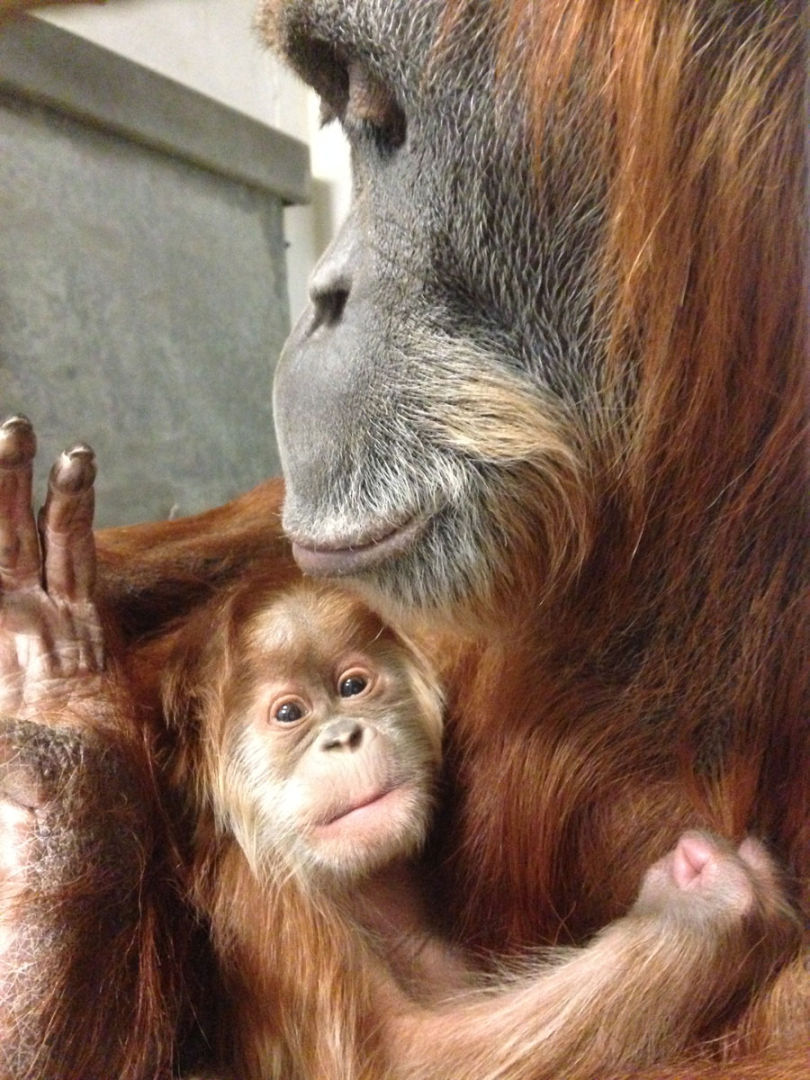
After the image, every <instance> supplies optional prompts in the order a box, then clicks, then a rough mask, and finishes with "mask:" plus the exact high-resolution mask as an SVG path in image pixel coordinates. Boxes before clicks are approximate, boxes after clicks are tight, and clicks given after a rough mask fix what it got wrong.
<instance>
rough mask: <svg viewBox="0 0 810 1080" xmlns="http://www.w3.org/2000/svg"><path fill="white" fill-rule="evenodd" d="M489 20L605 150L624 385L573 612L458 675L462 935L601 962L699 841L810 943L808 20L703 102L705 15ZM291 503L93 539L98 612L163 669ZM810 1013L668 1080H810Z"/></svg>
mask: <svg viewBox="0 0 810 1080" xmlns="http://www.w3.org/2000/svg"><path fill="white" fill-rule="evenodd" d="M456 6H458V5H456ZM498 6H500V7H501V8H502V9H503V18H504V38H503V48H504V51H505V55H512V53H513V52H515V51H516V50H517V46H516V44H515V42H517V41H518V40H520V39H522V40H524V41H525V39H526V35H529V41H530V47H528V48H526V49H525V52H523V51H522V50H521V55H523V56H529V57H531V58H532V61H531V66H530V67H527V69H526V73H525V85H526V93H527V95H528V99H529V101H530V103H531V106H532V109H533V113H534V115H536V116H537V117H538V127H539V124H540V122H541V121H540V118H541V117H542V116H543V115H545V111H546V109H547V108H548V103H549V101H550V100H551V99H552V98H553V97H554V95H555V94H564V93H565V73H566V71H567V70H570V66H571V64H572V62H573V55H574V52H575V50H576V49H580V50H582V49H584V50H585V55H586V57H587V63H586V64H585V65H584V67H585V69H586V70H588V71H589V72H591V84H592V86H591V101H592V105H593V109H594V115H595V116H597V115H598V116H599V117H604V118H606V119H608V120H609V121H610V130H611V131H612V132H613V142H612V143H611V144H610V145H609V144H608V143H607V142H606V143H605V147H604V150H603V152H604V154H605V165H606V167H607V168H608V170H609V172H608V174H609V175H610V176H611V183H610V188H609V191H608V202H609V208H610V217H609V228H608V230H607V234H606V237H605V245H604V250H603V251H602V252H601V253H600V256H601V264H602V270H601V282H602V303H603V304H604V305H605V310H606V311H607V312H608V314H609V317H610V326H611V336H610V340H609V342H608V348H607V354H608V357H609V360H610V363H609V364H608V367H607V373H606V377H605V384H604V386H603V388H602V389H603V391H604V401H605V403H606V404H605V408H604V410H603V412H602V414H601V421H602V422H601V424H600V425H599V426H598V427H597V430H594V431H593V432H592V433H591V434H592V439H593V454H594V461H595V462H596V463H597V469H596V473H595V475H596V477H597V491H596V507H597V509H596V515H595V517H596V521H597V522H598V529H599V533H598V536H597V542H596V543H595V545H594V546H593V548H592V551H591V553H590V554H589V555H588V557H587V558H586V559H585V561H584V564H583V566H582V568H581V570H580V573H579V575H578V577H577V579H576V582H575V584H574V585H573V586H572V585H571V584H570V579H566V580H567V581H568V584H567V585H566V588H565V589H561V590H560V591H559V592H557V593H554V592H553V591H552V592H551V593H550V594H549V593H547V594H546V596H545V601H544V604H543V605H542V606H541V607H538V608H536V609H535V610H531V606H530V605H526V619H525V620H524V622H523V623H522V625H520V626H519V627H517V628H516V629H514V630H513V631H512V632H510V633H508V634H507V632H506V631H505V630H501V632H500V634H499V635H498V636H494V635H493V636H490V637H489V638H488V639H487V640H485V641H482V642H478V643H474V644H472V645H469V646H466V647H465V648H464V649H462V650H460V651H458V650H457V649H456V648H455V646H453V647H452V648H451V647H449V646H448V650H447V656H448V664H447V671H446V675H447V677H448V680H449V685H450V701H451V706H450V715H449V719H448V766H447V785H448V791H449V793H450V798H449V803H448V809H447V811H446V814H445V818H444V820H443V821H442V822H441V824H440V827H439V830H438V831H439V833H440V835H441V836H442V837H443V843H442V846H441V849H440V851H439V852H438V855H437V859H441V870H440V874H439V881H440V884H441V885H442V886H443V887H444V891H445V897H444V899H445V902H446V910H447V912H448V923H449V925H451V926H452V927H454V928H455V932H456V933H457V934H458V937H459V938H460V939H461V940H463V941H464V942H465V943H467V944H472V945H480V946H485V947H488V948H494V949H496V950H498V951H499V952H509V951H513V950H518V949H522V948H523V947H525V946H527V945H531V944H536V943H538V942H542V941H561V942H564V941H569V940H573V941H579V940H582V939H583V938H584V937H585V936H586V935H587V934H589V933H590V932H592V931H593V930H595V929H596V928H597V927H599V926H601V925H603V924H605V923H606V922H608V921H609V920H610V919H612V918H614V917H615V916H617V915H619V914H620V913H621V912H622V911H624V910H625V909H626V907H627V906H628V904H629V903H630V902H631V900H632V897H633V896H634V894H635V892H636V888H637V885H638V880H639V876H640V873H641V871H642V869H643V868H644V867H645V866H646V865H648V864H649V863H651V862H652V861H653V860H654V859H655V858H656V857H658V856H660V855H661V854H662V852H664V851H665V850H667V848H668V847H670V846H671V845H672V843H673V842H674V840H675V838H676V837H677V835H678V833H679V832H680V831H681V830H682V829H683V828H684V827H686V826H690V825H699V826H703V827H707V828H710V829H712V830H714V831H716V832H718V833H720V834H722V835H724V836H727V837H729V838H733V839H735V840H740V839H742V837H743V836H744V835H746V834H748V833H752V834H754V835H757V836H760V837H762V838H764V839H765V840H766V841H767V842H768V843H769V845H770V847H771V850H772V851H773V852H774V853H775V855H776V856H777V858H778V859H779V860H780V861H781V862H782V863H783V865H784V866H785V867H786V868H787V870H788V872H789V874H790V875H791V876H792V878H793V880H794V882H795V898H796V901H797V903H798V905H799V907H800V909H801V910H802V911H803V913H804V914H805V916H808V915H810V772H808V731H807V715H808V710H807V701H808V695H807V672H808V670H810V667H809V666H808V664H807V629H806V614H805V610H804V607H803V604H802V603H801V602H800V601H799V600H798V599H797V596H798V595H799V588H798V587H799V584H800V582H801V581H802V580H806V576H805V575H806V566H807V551H806V533H805V526H806V521H807V506H806V479H807V470H806V463H807V458H806V450H807V446H806V441H805V439H806V434H805V428H804V414H805V411H806V405H807V387H806V384H805V379H806V359H807V351H806V323H805V317H804V311H805V306H806V305H805V303H804V300H805V292H804V259H803V255H804V252H803V237H802V227H801V222H802V220H803V215H804V207H803V186H802V185H803V147H802V143H801V129H802V126H801V118H802V88H803V71H802V69H803V48H802V34H801V31H800V28H799V27H798V25H797V24H798V16H797V5H792V4H790V3H786V4H782V5H776V4H774V5H773V15H772V18H771V20H770V28H769V30H768V32H767V33H766V34H763V35H762V38H761V40H760V41H758V42H754V43H753V44H752V43H751V42H750V41H749V42H748V45H747V48H746V49H745V50H743V51H741V52H740V56H743V57H746V58H747V59H745V62H740V63H738V64H736V66H735V65H734V64H728V63H725V64H724V65H720V64H715V65H714V66H713V61H712V52H711V50H710V49H707V50H706V54H705V55H704V56H703V58H702V62H701V63H694V64H692V65H691V66H689V67H688V70H687V71H686V73H685V72H684V65H683V63H682V58H683V48H684V40H685V37H686V34H687V31H688V28H689V23H690V20H694V19H695V18H696V17H697V16H696V12H697V8H698V5H696V4H693V3H690V2H688V0H687V2H685V3H683V4H680V5H676V8H677V11H676V12H675V14H673V10H672V9H673V5H671V4H669V3H665V0H616V2H615V3H613V4H602V3H601V2H600V0H548V2H545V3H543V4H533V3H531V0H500V3H499V5H498ZM709 6H710V5H709ZM703 7H704V8H706V7H707V5H703ZM743 7H744V6H743V5H738V6H735V11H731V8H730V7H729V6H728V5H716V10H717V15H716V16H715V19H716V20H717V23H718V25H717V26H716V27H715V29H719V20H720V18H721V15H720V9H721V8H724V11H725V13H724V15H723V18H725V19H727V20H728V25H727V27H726V30H727V31H729V32H732V31H733V32H734V33H736V34H737V35H738V36H740V39H742V37H743V36H744V33H745V28H744V26H743V23H744V20H745V12H744V11H743V10H742V8H743ZM664 8H666V9H667V11H668V26H669V30H668V32H667V34H666V35H661V34H660V33H659V30H660V22H661V18H662V12H663V11H664ZM673 20H674V21H678V20H680V22H681V31H680V32H673V30H672V26H673ZM552 58H553V63H552V62H550V60H551V59H552ZM549 72H553V73H554V74H553V75H552V76H549V75H548V73H549ZM541 73H542V74H541ZM685 84H686V85H685ZM684 101H686V102H687V106H686V108H684V105H683V102H684ZM595 126H598V125H595ZM605 126H606V128H607V125H605ZM676 127H677V132H678V134H677V139H676V137H675V132H676ZM631 367H633V368H635V369H637V371H638V376H637V379H636V380H635V382H633V383H632V384H631V383H629V381H628V375H629V371H630V370H631ZM618 401H621V402H622V411H621V414H618V413H617V411H616V409H613V408H611V406H610V403H611V402H618ZM617 415H620V416H621V419H620V420H617V419H616V417H617ZM280 499H281V489H280V487H279V485H278V484H276V483H270V484H268V485H265V486H263V487H261V488H259V489H257V490H256V491H254V492H253V493H251V494H250V495H248V496H245V497H243V498H242V499H241V500H237V501H236V502H235V503H232V504H230V505H229V506H228V507H225V508H221V509H218V510H215V511H212V512H211V513H209V514H204V515H201V516H199V517H197V518H194V519H189V520H188V521H186V522H181V523H167V524H164V525H156V526H143V527H138V528H135V529H127V530H120V531H113V532H111V533H106V534H102V536H101V547H102V562H103V574H102V577H103V581H104V586H105V594H106V597H107V601H108V603H109V604H110V605H112V607H113V608H114V609H115V610H116V612H119V613H121V616H122V619H123V621H124V624H125V626H126V628H127V629H128V631H129V633H130V634H131V636H132V640H133V641H135V640H136V639H137V640H145V639H146V638H149V639H151V643H150V644H149V646H148V650H147V647H146V646H144V647H143V648H144V650H145V651H143V652H142V656H144V657H150V656H151V657H154V656H155V655H158V654H159V652H160V643H161V635H162V634H163V632H164V626H165V625H168V624H170V623H171V621H172V620H173V619H177V618H182V617H183V614H184V612H186V611H188V610H190V609H191V608H193V607H194V606H195V605H196V603H197V602H199V600H200V599H201V598H202V597H203V596H205V595H206V594H207V593H208V592H209V591H210V588H211V587H212V585H214V586H215V585H217V584H219V583H220V582H224V581H227V580H229V579H231V578H233V577H234V576H235V575H237V574H242V573H246V572H248V571H249V570H250V569H251V567H258V566H260V567H262V568H267V567H268V566H273V565H276V566H277V567H278V573H279V583H280V584H283V583H284V582H285V581H287V580H289V579H290V577H291V576H292V575H294V573H295V571H294V570H293V568H292V566H291V563H290V559H289V554H288V552H287V549H286V545H285V544H284V543H283V541H282V540H281V538H280V530H279V526H278V512H279V504H280ZM526 576H527V579H529V580H530V579H531V578H532V573H531V568H530V567H527V574H526ZM513 622H514V620H513ZM150 663H151V661H150V662H149V663H147V662H144V663H142V664H141V667H140V671H141V678H142V680H143V686H142V692H143V693H144V694H145V695H147V696H148V695H149V693H151V691H152V689H153V686H152V680H153V678H154V676H155V675H156V672H154V671H153V670H151V668H150ZM504 837H509V844H508V846H507V845H505V844H504ZM809 996H810V995H809V994H808V974H807V970H806V960H805V959H803V958H801V957H799V958H797V959H796V961H795V963H794V964H793V965H792V966H788V967H787V968H785V969H784V971H783V972H782V973H781V974H779V975H778V976H777V977H776V978H775V979H774V980H773V981H772V982H771V984H770V985H769V986H768V987H766V988H765V989H763V990H762V991H761V993H760V995H759V996H758V997H757V999H756V1000H755V1001H753V1002H751V1003H750V1005H749V1007H748V1009H747V1010H746V1011H745V1012H744V1013H743V1015H742V1016H740V1017H738V1018H737V1019H736V1020H735V1022H734V1024H733V1025H727V1026H726V1027H725V1028H723V1029H721V1030H718V1031H717V1032H715V1033H714V1034H715V1035H716V1040H715V1042H714V1043H713V1044H712V1045H711V1047H706V1048H704V1051H703V1058H699V1059H695V1060H694V1061H690V1062H689V1063H688V1064H686V1063H684V1065H683V1067H682V1068H681V1067H677V1068H674V1069H673V1071H672V1072H671V1074H670V1075H672V1076H673V1077H674V1076H676V1075H677V1076H693V1077H695V1078H698V1077H702V1078H705V1080H709V1078H712V1077H715V1076H720V1075H723V1069H724V1068H725V1067H726V1066H725V1065H723V1064H722V1063H723V1062H724V1061H729V1060H733V1061H734V1062H735V1065H734V1069H735V1070H736V1072H735V1075H740V1076H744V1077H746V1080H773V1078H774V1077H777V1076H779V1077H781V1076H787V1075H791V1076H801V1075H810V1068H809V1067H808V1064H807V1058H806V1038H807V1031H808V1029H809V1025H810V1002H809V1001H808V997H809ZM704 1059H705V1060H704ZM649 1075H652V1074H649ZM654 1075H655V1076H656V1077H659V1078H660V1077H664V1076H665V1075H667V1074H666V1073H664V1072H662V1071H661V1070H657V1071H656V1072H655V1073H654Z"/></svg>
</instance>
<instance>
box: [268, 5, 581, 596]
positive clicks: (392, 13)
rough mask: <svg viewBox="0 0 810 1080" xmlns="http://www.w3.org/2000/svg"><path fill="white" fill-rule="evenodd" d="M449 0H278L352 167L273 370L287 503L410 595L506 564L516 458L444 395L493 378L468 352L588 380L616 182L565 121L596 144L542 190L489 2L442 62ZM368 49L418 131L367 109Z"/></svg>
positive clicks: (302, 531)
mask: <svg viewBox="0 0 810 1080" xmlns="http://www.w3.org/2000/svg"><path fill="white" fill-rule="evenodd" d="M442 6H443V5H442V3H437V2H435V0H420V2H419V3H414V4H391V3H390V2H387V0H370V2H369V0H361V2H357V0H349V2H341V3H325V2H315V3H292V4H289V5H285V8H284V12H283V14H282V16H281V20H282V21H281V34H282V35H284V36H286V39H285V41H284V48H285V49H286V50H287V59H288V60H290V61H291V62H292V63H293V65H294V66H295V67H296V68H297V70H298V71H299V73H300V74H301V75H302V76H303V77H304V78H305V79H307V80H308V81H309V82H311V83H312V85H313V86H314V87H315V89H316V90H317V91H318V92H319V93H320V94H321V95H322V97H323V100H324V103H325V105H326V106H327V107H328V108H329V109H330V110H331V111H333V112H334V113H335V114H336V115H337V117H338V118H339V119H341V120H342V122H343V124H344V127H345V129H346V133H347V136H348V139H349V141H350V143H351V149H352V162H353V175H354V188H355V196H354V201H353V205H352V208H351V212H350V214H349V217H348V220H347V221H346V223H345V225H344V227H343V229H342V231H341V233H340V235H339V236H338V237H337V238H336V240H335V241H334V243H333V244H332V246H331V247H330V248H329V249H328V250H327V252H326V253H325V255H324V256H323V258H322V259H321V261H320V263H319V265H318V267H317V268H316V270H315V272H314V274H313V276H312V280H311V290H310V292H311V302H310V305H309V307H308V308H307V310H306V311H305V312H304V313H303V315H302V316H301V318H300V320H299V322H298V325H297V326H296V327H295V329H294V331H293V333H292V335H291V337H290V339H289V341H288V343H287V346H286V348H285V350H284V353H283V355H282V358H281V362H280V364H279V367H278V372H277V376H276V383H275V416H276V424H277V432H278V438H279V442H280V447H281V455H282V464H283V470H284V475H285V479H286V483H287V498H286V504H285V511H284V525H285V528H286V529H287V531H288V532H289V534H290V535H291V536H292V538H293V540H294V541H295V542H296V544H297V547H296V556H297V558H298V559H299V561H300V562H301V565H302V566H303V568H304V569H305V570H306V571H308V572H310V573H325V574H330V575H350V576H352V575H354V574H357V573H362V575H363V584H365V585H369V584H370V585H371V586H372V587H373V588H374V591H376V589H380V590H381V591H382V592H383V594H385V595H386V596H387V598H388V599H389V601H390V600H392V599H393V600H394V602H395V605H396V606H400V605H401V606H403V607H404V608H405V609H408V608H413V607H414V606H417V607H418V606H423V605H430V606H432V605H433V604H438V605H440V606H442V605H445V604H447V603H448V602H452V601H453V600H456V599H458V598H460V597H465V596H469V595H471V594H473V595H474V594H476V593H478V594H480V592H481V590H482V589H485V588H486V587H487V581H486V580H485V578H486V576H487V574H488V575H489V576H490V577H491V575H492V573H493V572H495V573H497V572H498V563H499V561H500V553H501V551H502V549H503V546H504V545H503V537H502V536H501V535H500V534H499V528H498V525H497V522H496V521H495V520H494V519H493V515H492V513H491V510H490V507H491V506H492V505H493V501H494V503H496V504H497V503H502V499H501V498H500V495H501V489H502V488H504V486H508V483H509V477H510V470H511V469H512V468H513V466H512V465H511V464H510V463H508V462H507V463H504V462H495V461H492V460H487V459H486V458H481V457H478V456H476V455H475V453H473V454H470V453H469V452H468V451H467V450H465V449H460V448H459V447H458V446H455V445H453V441H452V439H450V438H448V437H446V435H445V433H444V431H443V406H444V404H445V403H446V404H447V405H448V406H450V408H451V409H452V408H453V402H454V399H455V398H456V397H457V395H458V393H459V390H460V389H461V388H462V387H463V382H464V379H465V378H472V379H473V380H475V378H476V375H475V374H474V373H472V369H471V374H470V375H466V374H465V371H466V369H467V368H468V367H469V366H470V365H474V370H475V371H477V372H486V371H488V370H503V369H504V367H505V368H506V369H507V370H508V371H510V372H512V373H514V374H515V375H516V376H517V379H518V382H519V383H520V382H522V381H528V380H531V383H532V384H533V385H532V386H531V387H529V388H528V389H530V391H531V394H532V396H536V395H537V393H538V392H539V393H540V395H542V397H543V399H545V400H547V401H548V402H549V405H550V407H552V408H554V409H556V410H558V411H560V412H562V413H563V414H565V413H566V411H567V409H568V407H569V406H570V405H571V404H573V403H574V402H577V401H580V402H581V400H582V398H583V397H584V396H587V395H588V394H589V393H590V387H589V386H588V384H587V381H586V375H585V373H584V368H585V366H586V365H587V364H589V362H590V360H591V358H592V355H593V352H594V347H593V345H592V341H591V335H592V330H591V328H590V325H589V310H588V296H589V291H590V290H589V288H588V281H587V266H586V262H585V257H584V255H583V253H584V252H588V251H591V250H593V248H594V243H595V235H594V233H595V230H596V229H597V228H598V220H599V210H598V205H596V203H597V202H598V199H597V198H596V197H595V195H594V192H598V190H599V184H598V183H597V182H594V180H593V176H589V175H588V172H589V170H588V168H587V162H586V160H585V159H584V158H583V156H582V154H583V140H582V139H569V140H566V146H569V147H571V150H569V151H567V153H572V152H573V153H576V154H577V160H566V159H565V156H564V155H563V159H562V160H560V157H559V147H558V155H557V158H556V160H554V161H552V162H550V164H549V165H548V166H547V167H546V168H545V169H544V173H543V177H542V180H543V183H542V188H541V190H542V194H540V193H539V192H538V187H537V185H536V184H535V182H534V180H533V179H532V178H531V176H530V172H529V160H528V149H527V146H528V139H527V133H526V130H525V124H524V118H523V116H522V114H521V106H520V104H519V102H518V100H517V96H516V94H515V93H514V92H508V93H504V89H505V87H504V85H501V87H500V90H499V97H498V102H497V105H496V103H495V101H494V95H493V85H494V73H493V57H494V50H493V41H492V34H493V19H492V16H491V13H490V14H489V15H487V17H486V25H485V20H484V19H483V18H482V21H481V25H480V26H479V27H476V28H472V27H471V26H470V23H469V19H468V17H466V16H465V25H464V30H463V35H459V34H458V33H451V34H450V35H449V36H448V37H447V39H446V40H445V42H444V45H443V48H444V49H446V50H448V53H449V55H442V57H441V63H440V70H438V69H439V65H434V67H433V69H431V63H430V60H431V55H432V50H434V49H435V47H436V42H435V38H436V34H437V29H438V27H439V19H438V16H439V12H440V11H441V9H442ZM482 7H483V8H484V9H486V7H487V5H482ZM313 40H314V41H315V42H318V43H320V42H322V43H323V44H322V45H321V44H316V45H314V46H313V44H312V42H313ZM353 61H357V62H359V64H360V65H361V67H362V69H363V70H365V71H369V72H371V73H372V74H373V75H376V76H378V78H379V79H380V80H382V82H383V83H384V85H385V86H386V87H387V88H388V89H389V90H390V91H391V92H392V94H393V96H394V98H395V99H396V103H397V105H398V107H399V109H401V113H402V116H401V117H400V120H401V122H402V123H403V124H404V129H405V130H404V138H402V134H401V128H400V127H396V125H395V130H394V134H393V136H392V134H391V131H386V130H382V131H380V130H379V129H375V127H374V126H372V125H369V124H368V123H367V122H362V121H361V122H359V123H358V122H356V118H355V116H354V115H353V109H352V106H351V100H350V99H351V94H352V90H353V87H352V77H353V76H352V75H349V74H348V71H349V70H350V69H351V65H352V62H353ZM432 70H433V71H437V73H438V76H437V77H435V78H434V77H433V74H432ZM513 75H514V76H515V82H517V77H518V76H517V73H506V76H505V78H506V82H507V85H508V83H509V81H510V79H511V76H513ZM502 77H503V76H502ZM347 97H348V98H349V104H348V107H347ZM533 192H537V194H532V193H533ZM521 193H523V194H522V195H521ZM530 200H533V201H534V202H535V205H531V204H530ZM538 218H539V220H540V221H541V222H542V223H543V224H544V225H545V230H544V231H540V230H538V226H537V222H538ZM521 240H522V241H523V244H525V245H526V246H525V248H524V249H522V247H521ZM493 252H495V253H497V255H498V257H497V258H493ZM403 527H404V528H405V529H406V532H405V535H400V534H399V533H398V532H397V530H400V529H401V528H403ZM392 533H393V535H391V534H392ZM414 534H415V535H414ZM380 538H387V540H386V542H384V543H383V544H380V545H375V544H374V541H377V540H379V539H380ZM369 545H371V546H370V547H369ZM358 547H362V548H364V550H363V551H362V552H357V551H356V550H350V549H357V548H358ZM392 556H394V557H392ZM504 572H505V573H506V574H507V575H508V568H504ZM397 601H399V604H397Z"/></svg>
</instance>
